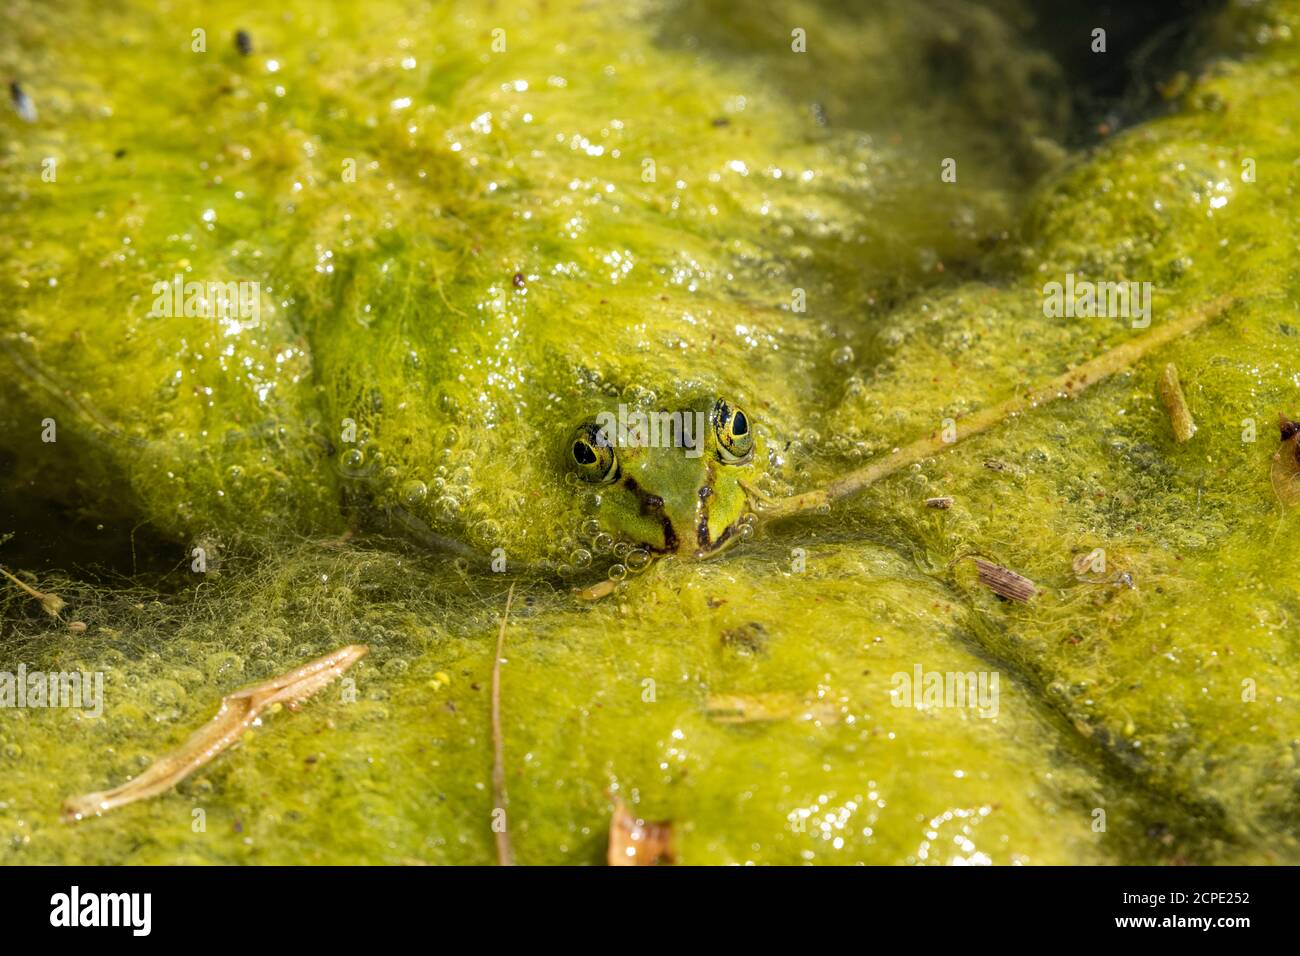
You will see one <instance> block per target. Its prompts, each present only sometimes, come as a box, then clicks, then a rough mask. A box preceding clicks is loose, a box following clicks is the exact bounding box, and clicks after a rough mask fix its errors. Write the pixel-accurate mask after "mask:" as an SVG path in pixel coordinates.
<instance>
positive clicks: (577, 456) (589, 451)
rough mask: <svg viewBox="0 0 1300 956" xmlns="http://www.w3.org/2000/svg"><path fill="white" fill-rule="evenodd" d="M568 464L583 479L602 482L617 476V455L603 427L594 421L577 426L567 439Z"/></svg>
mask: <svg viewBox="0 0 1300 956" xmlns="http://www.w3.org/2000/svg"><path fill="white" fill-rule="evenodd" d="M569 464H570V465H572V466H573V470H574V471H576V472H577V473H578V477H579V478H581V479H582V480H583V481H590V482H592V483H593V484H604V483H606V482H610V481H613V480H614V479H615V478H617V477H618V456H617V455H615V454H614V446H613V444H612V443H611V442H610V441H609V438H608V436H606V434H605V431H604V429H602V428H601V427H600V426H598V425H596V424H595V423H594V422H588V423H587V424H585V425H580V426H578V429H577V430H576V431H575V432H574V433H573V437H571V438H570V439H569Z"/></svg>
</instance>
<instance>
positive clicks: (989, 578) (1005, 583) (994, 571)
mask: <svg viewBox="0 0 1300 956" xmlns="http://www.w3.org/2000/svg"><path fill="white" fill-rule="evenodd" d="M975 567H976V568H978V569H979V581H980V584H983V585H984V586H985V587H987V588H988V589H989V590H991V591H993V592H994V593H995V594H997V595H999V596H1001V597H1004V598H1006V599H1007V600H1008V601H1018V602H1020V603H1021V604H1025V603H1028V602H1029V600H1030V599H1032V598H1033V597H1035V596H1036V595H1037V594H1038V589H1037V588H1036V587H1034V582H1033V581H1031V580H1029V578H1027V577H1025V576H1024V575H1023V574H1016V572H1015V571H1012V570H1009V569H1008V568H1004V567H1002V565H1000V564H994V563H993V562H992V561H985V560H984V559H983V558H976V559H975Z"/></svg>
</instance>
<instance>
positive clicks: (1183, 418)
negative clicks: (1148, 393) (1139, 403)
mask: <svg viewBox="0 0 1300 956" xmlns="http://www.w3.org/2000/svg"><path fill="white" fill-rule="evenodd" d="M1156 387H1157V388H1158V389H1159V390H1160V399H1161V400H1162V401H1163V402H1164V403H1165V411H1167V412H1168V413H1169V424H1170V425H1172V426H1173V429H1174V441H1176V442H1178V443H1179V444H1182V443H1183V442H1185V441H1188V440H1189V439H1190V438H1191V437H1192V436H1193V435H1195V434H1196V422H1195V421H1194V420H1193V419H1192V413H1191V410H1190V409H1188V407H1187V398H1186V396H1184V395H1183V387H1182V385H1180V384H1179V383H1178V367H1177V366H1176V365H1174V363H1173V362H1170V363H1169V364H1168V365H1166V366H1165V368H1164V371H1163V372H1161V373H1160V380H1159V381H1158V382H1157V383H1156Z"/></svg>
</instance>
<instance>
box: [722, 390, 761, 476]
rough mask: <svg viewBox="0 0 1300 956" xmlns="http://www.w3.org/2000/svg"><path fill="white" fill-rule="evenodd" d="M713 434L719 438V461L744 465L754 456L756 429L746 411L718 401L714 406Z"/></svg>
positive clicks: (726, 402)
mask: <svg viewBox="0 0 1300 956" xmlns="http://www.w3.org/2000/svg"><path fill="white" fill-rule="evenodd" d="M713 432H714V434H716V435H717V436H718V460H719V461H721V462H723V463H724V464H727V465H743V464H745V463H747V462H748V461H749V460H750V458H752V457H753V455H754V429H753V426H752V425H751V424H750V421H749V416H748V415H746V414H745V411H744V409H742V408H740V407H739V406H737V405H732V404H731V403H730V402H728V401H724V400H723V399H718V401H717V404H715V405H714V406H713Z"/></svg>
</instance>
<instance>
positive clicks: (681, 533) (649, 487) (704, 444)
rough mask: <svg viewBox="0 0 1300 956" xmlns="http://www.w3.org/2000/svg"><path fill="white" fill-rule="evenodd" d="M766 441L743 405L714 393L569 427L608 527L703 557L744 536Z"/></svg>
mask: <svg viewBox="0 0 1300 956" xmlns="http://www.w3.org/2000/svg"><path fill="white" fill-rule="evenodd" d="M760 444H761V442H759V441H758V440H757V439H756V437H755V435H754V429H753V423H752V421H751V420H750V418H749V416H748V415H747V414H746V413H745V411H744V410H742V409H741V408H740V407H739V406H737V405H735V404H734V403H732V402H729V401H727V400H726V399H721V398H717V399H714V398H709V399H701V400H698V401H694V402H691V403H689V404H688V405H687V406H686V407H685V408H683V409H681V410H678V411H673V412H670V411H667V410H664V409H660V410H658V411H651V410H648V409H633V410H629V409H628V408H627V406H619V408H618V410H617V411H605V412H601V413H600V414H599V415H597V416H596V417H595V418H594V419H592V420H589V421H586V422H583V423H582V424H581V425H579V426H578V427H577V428H576V429H574V430H573V431H572V432H571V433H570V435H569V438H568V441H567V442H566V444H565V446H564V458H565V464H566V467H568V468H569V469H570V470H572V472H573V473H574V474H576V475H577V477H578V478H579V479H580V480H581V481H582V482H585V483H587V484H588V485H591V486H593V487H594V488H595V489H596V490H597V493H598V496H599V504H598V506H597V509H596V516H597V519H598V520H599V521H600V522H601V524H602V525H603V526H604V528H605V530H607V531H609V532H610V533H611V534H613V535H615V536H617V537H620V538H622V539H623V540H625V541H629V542H630V543H632V544H634V545H640V546H642V547H645V548H647V549H649V550H650V551H653V552H656V553H660V554H677V555H681V556H683V557H690V558H706V557H709V556H711V555H713V554H716V553H717V552H719V551H721V550H723V549H725V548H727V547H729V546H731V545H732V544H734V543H736V542H737V541H739V540H740V537H741V533H742V531H741V528H742V524H743V522H742V519H743V517H744V515H745V514H746V511H747V510H748V504H749V495H748V493H747V491H746V486H747V485H749V484H750V483H751V482H752V481H753V480H754V479H755V478H756V477H757V475H758V472H759V467H760V466H759V465H758V464H757V463H758V462H760V461H761V460H762V458H763V456H762V454H761V452H762V449H761V448H760V447H758V446H759V445H760Z"/></svg>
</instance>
